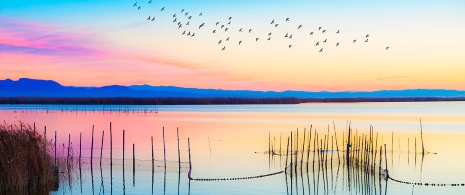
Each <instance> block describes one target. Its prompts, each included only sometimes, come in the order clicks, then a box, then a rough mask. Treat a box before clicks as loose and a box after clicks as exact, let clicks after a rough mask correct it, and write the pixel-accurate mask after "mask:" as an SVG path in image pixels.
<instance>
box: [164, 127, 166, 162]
mask: <svg viewBox="0 0 465 195" xmlns="http://www.w3.org/2000/svg"><path fill="white" fill-rule="evenodd" d="M163 160H164V161H165V166H166V144H165V127H163Z"/></svg>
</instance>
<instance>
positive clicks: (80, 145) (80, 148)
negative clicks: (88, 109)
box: [79, 132, 82, 161]
mask: <svg viewBox="0 0 465 195" xmlns="http://www.w3.org/2000/svg"><path fill="white" fill-rule="evenodd" d="M81 154H82V133H81V132H79V161H81Z"/></svg>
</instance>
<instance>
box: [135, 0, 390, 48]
mask: <svg viewBox="0 0 465 195" xmlns="http://www.w3.org/2000/svg"><path fill="white" fill-rule="evenodd" d="M151 3H152V0H149V1H148V4H151ZM133 7H134V8H136V9H137V10H141V9H142V5H139V4H138V2H136V3H134V5H133ZM163 11H165V7H162V8H161V9H160V12H163ZM202 16H203V13H199V14H198V17H202ZM172 18H173V23H174V24H176V25H177V28H178V29H181V31H183V32H182V33H181V35H183V36H188V37H194V36H195V32H194V31H189V30H188V29H187V28H186V27H188V26H193V25H194V24H192V25H191V21H192V18H193V15H192V14H190V13H189V12H188V11H186V10H185V9H181V10H180V13H175V14H173V16H172ZM147 20H148V21H152V22H154V21H155V16H152V15H149V16H148V18H147ZM289 21H290V18H286V19H285V20H283V22H289ZM231 22H232V17H229V18H228V20H227V21H226V22H224V23H222V22H216V23H215V24H214V28H215V29H214V30H213V31H212V33H213V34H217V33H220V32H224V33H227V32H230V31H231V29H230V25H231ZM205 25H206V24H205V23H204V22H202V23H200V24H199V26H198V29H197V28H195V29H196V30H198V31H200V30H202V28H204V27H205ZM212 25H213V24H212ZM270 25H272V26H273V27H274V28H278V27H279V25H280V24H279V23H278V21H275V20H274V19H273V20H272V21H271V22H270ZM302 27H303V26H302V25H298V26H297V30H300V29H301V28H302ZM183 28H184V29H183ZM243 29H244V30H243ZM236 30H237V29H236ZM252 31H253V29H252V28H249V29H245V28H239V30H238V32H239V33H248V34H251V33H252ZM315 33H321V34H325V33H326V30H325V29H323V28H322V27H318V31H315V32H310V33H309V36H312V35H314V34H315ZM335 33H336V34H339V33H340V30H337V31H336V32H335ZM272 35H273V33H272V32H270V33H268V34H267V36H266V38H265V39H266V40H267V41H270V40H271V36H272ZM369 37H370V34H367V35H365V38H364V39H365V41H364V42H368V40H369ZM284 38H287V39H292V33H286V34H285V35H284ZM259 40H260V37H256V38H255V42H258V41H259ZM229 41H230V37H227V38H225V39H224V41H223V39H220V40H219V41H218V45H221V44H225V42H229ZM327 41H328V39H324V40H323V41H317V42H316V44H315V46H316V47H317V46H320V44H321V46H322V44H324V43H327ZM356 42H357V39H353V41H352V43H353V44H355V43H356ZM241 44H243V40H238V45H241ZM339 45H340V42H337V43H336V44H335V46H336V47H338V46H339ZM220 48H221V47H220ZM288 48H289V49H291V48H292V44H289V45H288ZM389 48H390V47H386V48H385V49H386V50H389ZM221 50H226V46H223V47H222V48H221ZM319 52H323V47H321V49H320V50H319Z"/></svg>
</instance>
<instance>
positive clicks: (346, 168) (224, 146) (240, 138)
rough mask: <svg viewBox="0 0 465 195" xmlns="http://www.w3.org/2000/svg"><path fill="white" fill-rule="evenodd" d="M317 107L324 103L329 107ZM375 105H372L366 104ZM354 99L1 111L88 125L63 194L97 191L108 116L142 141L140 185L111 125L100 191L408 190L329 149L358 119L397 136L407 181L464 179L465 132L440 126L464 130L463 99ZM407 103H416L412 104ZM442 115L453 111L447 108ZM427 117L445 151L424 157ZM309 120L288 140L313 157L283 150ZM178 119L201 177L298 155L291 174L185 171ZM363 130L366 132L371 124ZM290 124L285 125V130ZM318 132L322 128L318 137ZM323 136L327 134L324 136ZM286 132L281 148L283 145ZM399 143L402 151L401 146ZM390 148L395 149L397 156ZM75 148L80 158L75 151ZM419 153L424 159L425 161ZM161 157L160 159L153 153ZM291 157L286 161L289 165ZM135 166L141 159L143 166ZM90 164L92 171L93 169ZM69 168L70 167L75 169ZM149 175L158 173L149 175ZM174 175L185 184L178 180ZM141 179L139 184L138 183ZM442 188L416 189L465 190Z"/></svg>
mask: <svg viewBox="0 0 465 195" xmlns="http://www.w3.org/2000/svg"><path fill="white" fill-rule="evenodd" d="M319 106H322V107H324V105H319ZM338 106H339V107H338ZM370 106H372V107H371V108H368V107H370ZM305 107H307V106H305ZM310 107H312V106H310ZM354 107H355V109H354V110H355V111H344V108H347V110H350V109H351V107H350V105H347V104H344V105H329V106H328V107H327V108H337V109H336V110H339V111H341V110H342V111H341V112H336V111H334V110H333V111H331V112H330V111H321V110H319V111H316V112H313V111H311V110H307V111H305V112H303V111H302V110H299V111H298V112H289V109H288V108H291V107H286V109H287V111H285V112H277V113H272V112H265V113H258V112H206V111H203V112H200V113H195V112H179V113H177V112H170V113H164V112H159V113H158V114H157V115H155V114H143V113H132V112H131V113H124V114H119V113H115V112H113V113H112V112H103V113H102V112H89V109H88V108H87V109H88V110H87V112H84V113H83V112H79V111H77V112H76V111H73V112H72V114H69V112H67V111H58V112H56V111H53V112H52V111H51V110H49V112H41V111H40V109H39V111H28V112H22V111H20V110H17V112H16V113H14V114H13V113H12V112H10V111H2V112H1V113H0V116H3V118H4V120H5V121H6V122H8V123H10V122H14V121H17V120H18V119H20V120H22V121H24V122H27V123H31V124H32V123H33V122H36V123H37V124H36V125H38V126H40V125H43V126H45V125H47V127H48V128H49V129H50V128H51V129H52V130H57V131H60V133H59V134H58V135H59V137H57V139H58V140H61V141H60V143H61V142H65V141H68V139H67V138H68V136H66V135H67V134H71V135H73V136H72V137H71V142H73V141H74V142H75V143H76V142H77V141H78V140H77V136H75V135H77V134H80V133H82V138H83V139H82V145H83V147H82V159H81V160H82V163H79V165H78V166H79V173H78V175H79V180H74V181H79V182H74V183H73V180H72V179H71V178H69V179H67V180H66V182H65V183H60V189H59V192H58V193H60V194H69V193H71V189H72V188H73V187H74V188H75V189H76V187H79V188H80V189H81V190H82V194H90V193H92V194H95V192H94V191H95V189H94V188H95V186H94V178H93V177H94V174H93V163H92V161H93V160H92V159H93V158H94V157H93V150H92V149H93V148H94V144H93V138H92V139H90V138H91V137H93V133H92V132H91V131H90V127H91V126H92V125H95V127H97V129H98V128H100V129H105V130H108V124H109V122H113V123H112V125H113V126H112V129H113V132H121V131H122V129H127V130H128V132H127V133H128V136H127V138H126V139H127V141H129V142H130V143H137V145H138V148H137V149H133V153H135V152H137V155H138V157H137V161H136V160H133V185H132V187H127V186H126V185H125V166H124V165H125V162H124V158H122V155H123V154H122V152H116V150H115V151H112V148H115V149H118V150H119V149H121V148H123V149H122V151H124V150H125V149H124V144H122V143H121V141H116V142H113V143H110V144H109V142H110V141H111V140H112V139H111V138H110V139H103V137H104V132H103V131H102V143H101V147H100V148H98V149H100V150H101V151H100V167H99V168H100V176H101V182H100V189H99V190H98V191H99V192H100V193H103V192H104V190H105V188H104V187H105V185H106V186H110V187H111V188H110V191H109V192H110V193H113V192H115V194H125V193H126V191H128V194H149V193H152V194H153V193H155V194H156V193H157V192H158V193H161V191H162V190H163V193H164V194H176V193H178V194H184V193H185V192H186V191H187V193H190V192H191V190H192V192H193V194H202V193H206V192H208V193H217V194H218V193H221V192H223V191H224V190H223V189H231V190H233V191H234V192H236V193H244V194H253V193H255V191H260V192H262V193H277V194H284V193H287V194H320V193H323V194H352V193H360V194H388V193H389V194H406V193H410V192H411V188H410V187H409V189H408V190H405V188H404V187H402V186H401V184H397V183H392V182H389V187H388V185H387V183H388V182H385V180H383V179H382V176H380V175H379V174H380V173H379V172H377V173H378V174H376V176H373V175H371V174H367V170H364V169H359V168H356V167H353V166H351V165H350V164H347V163H346V162H344V161H343V160H342V159H344V157H342V158H341V160H340V161H339V156H340V155H341V156H344V154H343V153H337V152H328V151H335V150H336V151H339V150H342V149H337V147H339V148H345V147H344V146H345V145H347V143H348V142H347V140H344V139H343V137H346V135H343V134H344V133H346V132H347V131H346V130H345V129H344V128H342V129H338V128H337V127H344V126H346V125H345V124H346V123H347V120H351V121H352V126H353V127H354V128H356V129H358V131H357V134H358V135H360V136H361V135H362V134H363V133H365V135H367V136H368V137H370V136H369V135H370V133H369V132H368V127H369V126H370V124H373V126H374V127H376V128H377V129H380V131H379V133H380V134H379V137H380V138H381V139H383V138H386V139H384V140H388V141H387V142H390V143H388V148H387V150H388V154H387V155H388V157H389V158H391V159H388V160H389V161H390V162H389V161H388V162H389V165H390V166H389V169H390V172H391V174H393V175H395V176H398V177H399V178H405V179H406V180H409V181H419V180H422V181H435V180H440V181H445V182H447V181H450V182H448V183H451V182H456V181H454V178H456V177H453V176H454V175H461V174H464V172H463V170H461V169H457V168H458V167H460V166H461V165H462V164H464V163H465V160H464V159H465V158H464V157H463V156H465V155H463V152H462V151H461V149H459V148H463V147H464V144H463V143H462V140H463V139H464V138H465V136H463V134H460V133H450V134H439V133H436V132H440V131H441V130H443V129H447V130H448V131H450V132H459V131H464V130H465V128H464V127H465V122H463V118H465V114H463V111H462V112H460V111H458V110H457V109H458V108H464V107H463V106H461V104H458V105H454V106H452V107H454V108H444V110H439V111H434V112H433V111H428V109H425V108H421V109H419V110H416V111H415V110H414V111H408V112H402V110H405V109H399V110H400V111H399V112H395V110H393V109H388V111H387V112H386V113H384V112H382V111H379V110H377V109H374V110H375V111H373V112H370V111H369V110H370V109H373V108H375V107H384V108H386V107H389V105H387V106H386V105H381V106H380V105H366V104H363V105H362V106H361V107H365V108H367V109H366V110H363V111H361V112H357V110H360V107H358V105H354ZM394 107H398V106H397V105H396V106H394ZM406 107H409V106H408V105H407V106H406ZM446 107H450V106H446ZM243 108H244V107H243ZM410 108H411V107H410ZM410 108H409V109H410ZM107 109H109V108H105V110H107ZM299 109H300V108H299ZM447 109H452V112H448V111H449V110H447ZM77 110H79V109H77ZM250 110H252V109H250ZM463 110H465V109H463ZM320 111H321V112H320ZM328 113H330V114H328ZM334 113H337V115H333V114H334ZM441 113H447V114H446V115H442V114H441ZM449 113H452V114H449ZM391 115H393V117H392V118H389V117H385V116H391ZM420 115H423V116H425V115H426V116H427V117H424V118H423V119H424V121H425V126H424V129H427V130H428V131H429V132H428V133H426V134H425V143H426V144H427V146H428V148H429V149H431V150H433V151H435V152H438V155H437V156H435V155H428V156H426V157H424V156H418V155H419V153H418V151H416V148H417V147H416V146H415V145H416V144H410V143H409V141H408V140H409V139H408V138H410V141H412V140H415V138H417V137H418V135H416V134H417V132H418V131H417V129H418V118H419V117H418V116H420ZM15 116H16V117H17V118H16V119H15V118H14V117H15ZM338 119H339V120H338ZM309 120H311V121H309ZM333 120H336V121H335V125H334V126H336V128H335V129H336V131H337V133H338V134H337V135H333V134H334V133H331V135H329V133H328V131H327V125H328V123H332V121H333ZM310 124H313V129H312V130H310V133H309V134H307V132H308V131H307V132H306V130H305V129H304V131H303V132H304V133H303V134H301V132H302V131H300V132H299V136H298V137H299V138H298V139H297V133H296V132H295V133H294V136H293V142H292V144H290V146H289V147H292V150H293V151H295V150H296V148H298V149H299V150H304V149H308V148H309V147H310V148H312V149H310V150H307V152H306V153H305V154H306V155H307V156H306V158H305V156H304V154H303V153H302V152H299V153H297V154H298V155H297V154H295V153H292V152H291V155H289V156H287V155H282V154H281V153H284V150H285V148H283V149H281V140H282V139H283V140H286V136H284V138H282V136H283V135H284V134H285V135H289V134H287V132H289V131H291V130H295V128H296V127H299V128H300V127H302V128H305V127H309V126H310ZM163 127H165V132H164V134H165V135H164V136H163V132H162V129H163ZM176 127H179V128H180V129H181V130H183V131H182V134H181V135H180V138H179V140H180V143H181V147H180V150H181V156H183V157H187V153H186V148H187V147H186V141H187V138H188V137H190V138H191V141H192V140H194V141H193V142H192V144H193V159H192V160H193V163H194V169H193V174H194V175H196V176H198V177H206V178H215V177H222V176H224V177H243V176H244V175H254V174H263V173H269V172H274V171H279V170H282V169H283V168H284V167H285V166H286V165H289V164H290V163H291V162H292V166H289V167H288V171H287V174H283V175H285V178H282V176H272V177H267V178H261V179H254V180H250V181H217V182H200V181H190V180H188V179H187V173H186V170H185V169H186V167H185V166H181V168H180V166H179V163H178V161H179V160H178V155H179V153H178V151H177V148H178V142H177V140H178V138H177V132H176ZM346 129H347V128H346ZM365 129H367V130H366V131H365V132H364V130H365ZM184 130H185V131H184ZM405 130H408V132H402V131H405ZM393 131H394V132H395V133H394V135H392V132H393ZM107 132H108V131H107ZM270 132H271V139H270V140H271V141H270V140H269V139H267V138H268V137H270ZM283 132H286V133H284V134H283V135H281V134H282V133H283ZM317 132H318V134H319V136H317ZM377 132H378V131H377ZM91 134H92V135H91ZM122 135H123V136H124V133H114V134H113V133H112V137H113V138H115V140H124V139H122ZM322 135H326V138H324V137H325V136H322ZM148 136H154V142H153V144H152V143H151V142H150V141H149V140H148ZM278 136H279V139H278ZM332 136H334V137H335V139H334V145H335V147H332V145H333V142H332V140H333V139H332V138H331V137H332ZM391 136H392V137H391ZM163 137H165V139H166V140H165V142H163V140H162V138H163ZM304 137H305V138H304ZM368 137H367V138H368ZM73 139H75V140H73ZM97 139H98V138H97ZM220 140H221V141H220ZM278 140H279V147H278V146H277V145H278ZM315 140H316V141H315ZM376 140H377V139H376ZM91 141H92V142H91ZM364 141H365V137H363V139H362V138H361V139H360V140H351V143H363V142H364ZM104 142H106V143H104ZM415 142H416V141H415ZM65 143H66V142H65ZM297 143H298V144H297ZM302 143H306V144H307V145H305V146H304V147H302ZM380 143H383V141H380V142H379V143H378V144H380ZM378 144H375V145H378ZM60 145H61V144H60ZM96 145H98V144H96ZM270 145H271V146H270ZM353 145H355V144H353ZM360 145H363V144H360ZM399 145H400V146H401V148H402V151H399V149H398V146H399ZM86 146H87V147H86ZM89 146H90V147H89ZM285 146H286V145H285ZM97 147H98V146H97ZM269 147H270V148H272V149H271V150H272V152H271V153H264V151H267V149H268V148H269ZM366 147H369V145H363V147H361V148H360V149H357V150H354V151H355V152H354V153H353V154H354V156H355V155H359V157H360V155H361V154H360V153H361V152H360V151H363V150H365V149H366ZM411 147H412V148H411ZM413 147H414V148H413ZM152 148H153V149H152ZM278 148H279V151H280V152H279V153H278ZM313 148H323V150H322V151H321V150H315V149H313ZM407 148H408V149H411V150H410V151H415V152H414V153H415V154H412V153H413V152H408V149H407ZM129 150H130V149H129ZM135 150H137V151H135ZM154 150H155V151H156V153H155V155H153V151H154ZM281 150H282V151H283V152H281ZM162 151H163V153H162ZM165 151H166V152H165ZM255 152H257V153H255ZM129 153H130V151H129ZM212 153H215V155H211V154H212ZM389 153H391V154H390V155H389ZM394 153H395V154H394ZM275 154H279V155H275ZM97 155H98V154H97ZM134 155H135V154H134ZM210 155H211V157H210ZM406 155H407V156H406ZM410 155H414V157H413V158H414V159H412V161H415V162H412V163H410V162H409V161H410V158H411V157H410ZM65 156H66V155H65ZM70 156H71V157H72V153H71V155H70ZM89 156H90V157H89ZM417 156H418V157H417ZM286 157H289V158H290V160H289V159H288V160H286ZM302 157H303V158H302ZM96 158H97V157H96ZM417 158H421V159H418V160H417ZM153 159H157V160H156V161H154V160H153ZM162 159H163V160H162ZM302 159H306V160H302ZM441 159H453V160H451V162H448V163H447V164H445V162H444V160H441ZM323 160H325V163H322V161H323ZM89 161H90V163H89ZM267 161H268V162H267ZM286 161H288V162H287V163H285V162H286ZM339 162H340V163H339ZM393 162H396V163H393ZM120 163H122V164H123V167H122V170H121V167H119V166H113V165H118V164H120ZM184 163H185V162H184ZM383 163H384V161H383ZM135 165H137V169H136V167H135ZM183 165H184V164H183ZM283 165H284V166H283ZM89 166H90V169H89V168H86V167H89ZM437 167H441V168H442V169H441V170H438V169H437ZM63 170H65V169H63ZM70 170H72V169H70ZM89 170H90V173H89ZM391 170H392V171H391ZM65 171H66V172H67V170H65ZM120 171H122V173H123V174H122V175H119V174H114V173H118V172H120ZM136 172H137V174H138V176H137V177H135V174H136ZM368 172H370V171H368ZM161 174H163V181H162V180H161V176H162V175H161ZM108 175H109V176H108ZM291 175H292V177H291ZM89 177H90V178H89ZM108 177H110V179H109V178H108ZM121 177H122V178H121ZM150 177H152V181H151V182H150ZM156 178H160V179H156ZM176 178H177V185H176V183H175V182H176ZM136 180H137V183H138V185H135V183H136ZM89 181H90V182H91V183H89ZM121 181H122V183H121ZM184 184H187V185H184ZM78 185H79V186H78ZM191 185H192V188H191ZM66 186H68V187H66ZM69 186H71V187H69ZM375 186H376V187H375ZM284 188H286V189H284ZM388 190H389V192H388ZM440 190H441V191H439V190H437V189H436V188H432V189H426V188H424V187H418V188H417V187H415V193H417V194H435V193H438V192H442V193H449V194H454V193H455V192H457V193H460V190H463V189H460V188H459V189H454V188H448V187H447V188H441V189H440ZM76 191H77V190H75V192H74V193H76ZM444 191H445V192H444ZM107 193H108V192H107Z"/></svg>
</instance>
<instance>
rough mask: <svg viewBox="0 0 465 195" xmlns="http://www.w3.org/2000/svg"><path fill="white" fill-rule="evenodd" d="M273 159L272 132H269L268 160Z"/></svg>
mask: <svg viewBox="0 0 465 195" xmlns="http://www.w3.org/2000/svg"><path fill="white" fill-rule="evenodd" d="M270 157H271V132H269V131H268V160H269V159H270Z"/></svg>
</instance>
